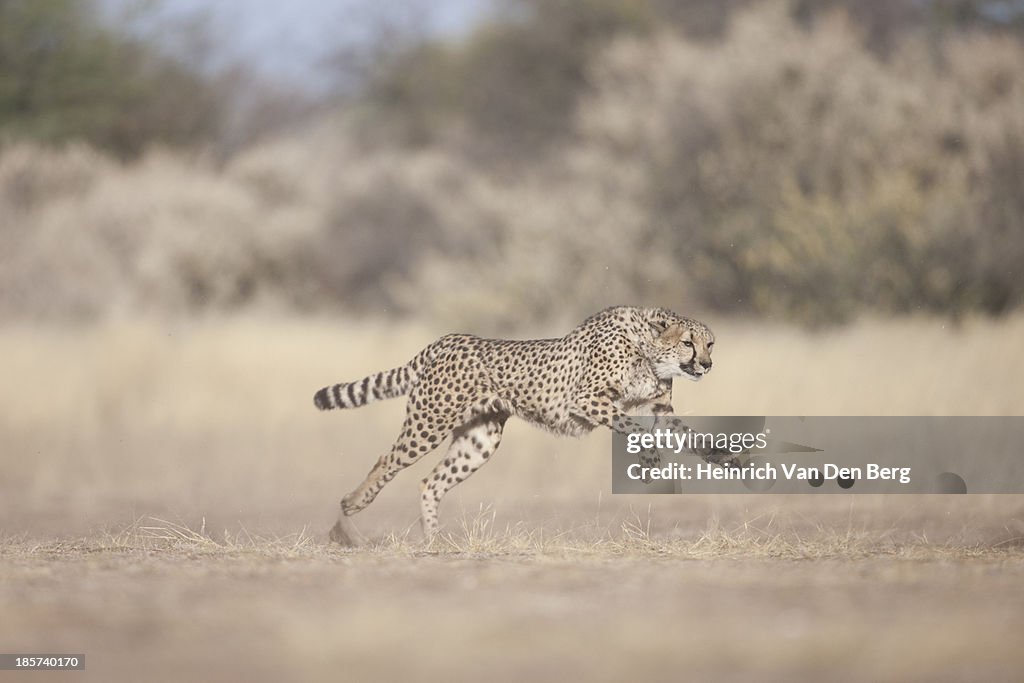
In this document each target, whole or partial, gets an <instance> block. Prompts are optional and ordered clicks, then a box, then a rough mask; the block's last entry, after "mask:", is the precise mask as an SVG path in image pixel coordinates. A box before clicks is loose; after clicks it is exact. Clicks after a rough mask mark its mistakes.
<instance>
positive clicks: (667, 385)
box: [633, 379, 675, 417]
mask: <svg viewBox="0 0 1024 683" xmlns="http://www.w3.org/2000/svg"><path fill="white" fill-rule="evenodd" d="M633 412H634V414H635V415H654V416H657V417H663V416H665V415H674V414H675V409H674V408H673V407H672V380H671V379H662V380H658V393H657V394H656V395H655V396H652V397H651V399H650V400H648V401H646V402H645V403H641V404H639V405H637V406H636V407H635V408H634V409H633Z"/></svg>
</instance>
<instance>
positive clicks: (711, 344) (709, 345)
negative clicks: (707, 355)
mask: <svg viewBox="0 0 1024 683" xmlns="http://www.w3.org/2000/svg"><path fill="white" fill-rule="evenodd" d="M714 345H715V342H708V351H710V350H711V347H712V346H714Z"/></svg>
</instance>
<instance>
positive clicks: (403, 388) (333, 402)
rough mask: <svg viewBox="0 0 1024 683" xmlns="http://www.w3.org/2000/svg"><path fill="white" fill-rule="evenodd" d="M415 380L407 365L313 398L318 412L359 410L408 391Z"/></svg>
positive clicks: (325, 390) (320, 393) (319, 393)
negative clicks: (360, 407) (345, 409)
mask: <svg viewBox="0 0 1024 683" xmlns="http://www.w3.org/2000/svg"><path fill="white" fill-rule="evenodd" d="M414 379H415V377H414V376H413V373H412V372H411V370H410V368H409V366H408V365H403V366H402V367H400V368H394V369H392V370H385V371H383V372H378V373H376V374H373V375H370V376H369V377H364V378H363V379H361V380H359V381H356V382H342V383H341V384H333V385H331V386H327V387H324V388H323V389H321V390H320V391H318V392H316V393H315V394H314V395H313V403H314V404H315V405H316V407H317V408H319V409H320V410H332V409H334V408H358V407H359V406H365V405H366V404H367V403H373V402H374V401H380V400H383V399H385V398H396V397H398V396H401V395H403V394H405V393H406V392H408V391H409V389H410V387H411V386H412V383H413V380H414Z"/></svg>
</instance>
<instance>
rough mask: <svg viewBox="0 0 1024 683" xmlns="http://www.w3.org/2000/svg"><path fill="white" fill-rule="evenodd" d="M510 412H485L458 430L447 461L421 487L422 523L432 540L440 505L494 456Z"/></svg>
mask: <svg viewBox="0 0 1024 683" xmlns="http://www.w3.org/2000/svg"><path fill="white" fill-rule="evenodd" d="M507 419H508V415H507V414H505V413H500V414H493V415H483V416H480V417H478V418H476V419H474V420H473V421H472V422H469V423H468V424H466V425H465V426H463V427H461V428H460V429H457V430H456V431H455V435H454V438H453V439H452V444H451V446H450V447H449V448H448V453H447V454H446V455H445V457H444V460H442V461H441V462H439V463H438V464H437V467H435V468H434V471H433V472H431V473H430V475H429V476H428V477H427V478H426V479H424V480H423V483H422V484H421V486H420V490H421V492H422V493H421V497H420V510H421V515H420V522H421V523H422V525H423V535H424V536H425V537H426V540H427V542H428V543H429V542H430V541H432V540H433V539H434V538H435V537H436V536H437V531H438V528H439V524H438V521H437V508H438V506H439V505H440V504H441V499H442V498H444V496H445V494H446V493H448V491H450V490H451V489H452V488H454V487H455V486H457V485H458V484H460V483H461V482H463V481H465V480H466V479H469V477H470V476H471V475H472V474H473V473H474V472H476V471H477V470H478V469H480V468H481V467H483V465H484V463H486V462H487V460H488V459H489V458H490V457H491V456H492V455H494V452H495V451H496V450H497V449H498V445H499V444H500V443H501V431H502V429H503V428H504V426H505V421H506V420H507Z"/></svg>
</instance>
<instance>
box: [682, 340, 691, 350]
mask: <svg viewBox="0 0 1024 683" xmlns="http://www.w3.org/2000/svg"><path fill="white" fill-rule="evenodd" d="M683 346H685V347H686V348H688V349H692V348H693V342H691V341H684V342H683Z"/></svg>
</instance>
